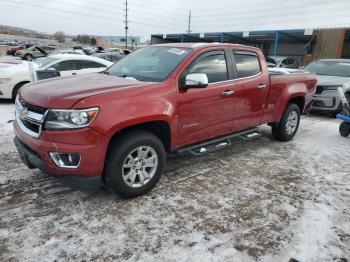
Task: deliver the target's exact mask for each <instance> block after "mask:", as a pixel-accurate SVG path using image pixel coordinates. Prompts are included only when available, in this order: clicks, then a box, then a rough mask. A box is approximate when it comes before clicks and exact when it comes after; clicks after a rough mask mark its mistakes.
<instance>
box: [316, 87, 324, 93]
mask: <svg viewBox="0 0 350 262" xmlns="http://www.w3.org/2000/svg"><path fill="white" fill-rule="evenodd" d="M323 89H324V88H323V86H317V87H316V94H317V95H320V94H322V92H323Z"/></svg>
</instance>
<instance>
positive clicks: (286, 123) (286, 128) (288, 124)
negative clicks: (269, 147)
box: [272, 103, 300, 142]
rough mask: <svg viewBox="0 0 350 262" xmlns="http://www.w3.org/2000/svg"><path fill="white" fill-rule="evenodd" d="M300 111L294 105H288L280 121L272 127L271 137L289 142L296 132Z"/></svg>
mask: <svg viewBox="0 0 350 262" xmlns="http://www.w3.org/2000/svg"><path fill="white" fill-rule="evenodd" d="M299 123H300V109H299V107H298V106H297V105H296V104H293V103H291V104H289V105H288V106H287V108H286V109H285V110H284V113H283V115H282V118H281V121H280V122H279V123H276V124H274V125H272V134H273V136H274V137H275V138H276V139H277V140H280V141H285V142H286V141H289V140H291V139H292V138H293V137H294V136H295V134H296V133H297V131H298V128H299Z"/></svg>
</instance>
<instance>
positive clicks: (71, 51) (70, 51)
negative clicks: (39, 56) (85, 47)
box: [50, 50, 84, 56]
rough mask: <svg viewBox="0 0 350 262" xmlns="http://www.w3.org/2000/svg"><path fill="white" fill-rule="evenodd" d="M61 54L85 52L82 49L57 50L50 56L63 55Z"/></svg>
mask: <svg viewBox="0 0 350 262" xmlns="http://www.w3.org/2000/svg"><path fill="white" fill-rule="evenodd" d="M61 54H67V55H83V54H84V53H83V52H82V51H75V50H56V51H54V52H53V53H51V54H50V56H53V55H61Z"/></svg>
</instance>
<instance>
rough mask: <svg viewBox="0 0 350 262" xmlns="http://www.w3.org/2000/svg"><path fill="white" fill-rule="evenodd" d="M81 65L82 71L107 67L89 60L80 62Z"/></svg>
mask: <svg viewBox="0 0 350 262" xmlns="http://www.w3.org/2000/svg"><path fill="white" fill-rule="evenodd" d="M79 64H80V69H87V68H101V67H106V66H105V65H103V64H100V63H97V62H94V61H88V60H80V61H79Z"/></svg>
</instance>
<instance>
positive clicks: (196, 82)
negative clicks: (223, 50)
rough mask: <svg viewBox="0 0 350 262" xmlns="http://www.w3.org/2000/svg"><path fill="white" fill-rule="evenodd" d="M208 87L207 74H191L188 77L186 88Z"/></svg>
mask: <svg viewBox="0 0 350 262" xmlns="http://www.w3.org/2000/svg"><path fill="white" fill-rule="evenodd" d="M207 86H208V77H207V75H206V74H189V75H187V76H186V80H185V88H204V87H207Z"/></svg>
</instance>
